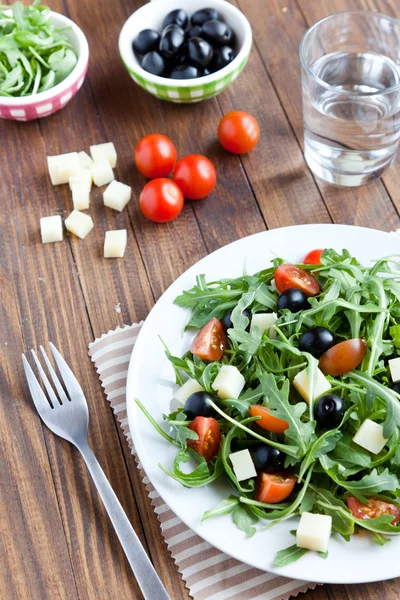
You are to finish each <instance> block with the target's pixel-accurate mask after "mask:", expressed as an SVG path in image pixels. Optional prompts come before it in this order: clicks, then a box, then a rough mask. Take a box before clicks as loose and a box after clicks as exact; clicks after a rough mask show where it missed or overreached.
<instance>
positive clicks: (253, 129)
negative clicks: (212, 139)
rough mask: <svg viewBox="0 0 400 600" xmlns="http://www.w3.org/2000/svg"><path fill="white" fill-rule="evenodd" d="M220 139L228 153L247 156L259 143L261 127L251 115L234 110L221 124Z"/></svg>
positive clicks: (219, 126)
mask: <svg viewBox="0 0 400 600" xmlns="http://www.w3.org/2000/svg"><path fill="white" fill-rule="evenodd" d="M218 139H219V141H220V144H221V146H222V147H223V148H225V150H227V151H228V152H232V153H233V154H246V153H247V152H250V150H253V148H254V146H255V145H256V144H257V143H258V140H259V139H260V126H259V124H258V122H257V121H256V119H255V118H254V117H252V116H251V115H250V114H249V113H247V112H243V111H242V110H233V111H232V112H230V113H228V114H227V115H225V116H224V117H223V118H222V119H221V121H220V122H219V125H218Z"/></svg>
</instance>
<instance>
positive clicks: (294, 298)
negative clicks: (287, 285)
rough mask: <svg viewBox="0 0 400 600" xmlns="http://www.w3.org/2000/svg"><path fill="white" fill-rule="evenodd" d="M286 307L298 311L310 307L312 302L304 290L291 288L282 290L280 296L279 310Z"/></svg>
mask: <svg viewBox="0 0 400 600" xmlns="http://www.w3.org/2000/svg"><path fill="white" fill-rule="evenodd" d="M285 308H287V309H289V310H290V312H292V313H298V312H300V311H301V310H306V309H307V308H310V303H309V302H308V300H307V296H306V295H305V293H304V292H303V291H302V290H299V289H297V288H291V289H290V290H286V291H284V292H282V294H280V296H279V298H278V310H284V309H285Z"/></svg>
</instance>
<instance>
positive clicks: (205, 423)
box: [187, 417, 221, 462]
mask: <svg viewBox="0 0 400 600" xmlns="http://www.w3.org/2000/svg"><path fill="white" fill-rule="evenodd" d="M189 429H191V430H192V431H195V432H196V433H197V435H198V436H199V439H198V440H189V439H188V441H187V445H188V446H189V448H192V449H193V450H194V451H195V452H197V454H198V455H199V456H202V457H203V458H204V459H205V460H206V461H207V462H208V461H209V460H211V459H212V457H213V456H214V454H215V453H216V451H217V450H218V446H219V442H220V440H221V432H220V429H219V425H218V423H217V421H216V420H215V419H213V418H212V417H196V418H195V420H194V421H192V423H190V425H189Z"/></svg>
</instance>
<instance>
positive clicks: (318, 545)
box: [296, 512, 332, 552]
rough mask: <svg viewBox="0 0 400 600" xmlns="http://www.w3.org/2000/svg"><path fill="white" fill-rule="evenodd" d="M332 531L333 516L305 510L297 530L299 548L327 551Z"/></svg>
mask: <svg viewBox="0 0 400 600" xmlns="http://www.w3.org/2000/svg"><path fill="white" fill-rule="evenodd" d="M331 531H332V517H330V516H328V515H314V514H313V513H309V512H303V514H302V515H301V519H300V523H299V526H298V528H297V532H296V544H297V545H298V547H299V548H308V550H315V551H316V552H326V551H327V549H328V543H329V538H330V537H331Z"/></svg>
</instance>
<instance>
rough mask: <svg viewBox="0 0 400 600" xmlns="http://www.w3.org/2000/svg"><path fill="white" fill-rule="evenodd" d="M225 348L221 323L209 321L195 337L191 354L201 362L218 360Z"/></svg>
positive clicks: (224, 337) (214, 319)
mask: <svg viewBox="0 0 400 600" xmlns="http://www.w3.org/2000/svg"><path fill="white" fill-rule="evenodd" d="M225 346H226V335H225V331H224V328H223V327H222V324H221V321H218V319H216V318H215V317H213V318H212V319H210V320H209V321H208V323H206V324H205V325H204V327H202V328H201V329H200V331H199V333H198V334H197V335H196V337H195V338H194V340H193V342H192V347H191V352H192V354H195V355H196V356H198V357H199V358H202V359H203V360H220V359H221V358H222V355H223V353H224V350H225Z"/></svg>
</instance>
